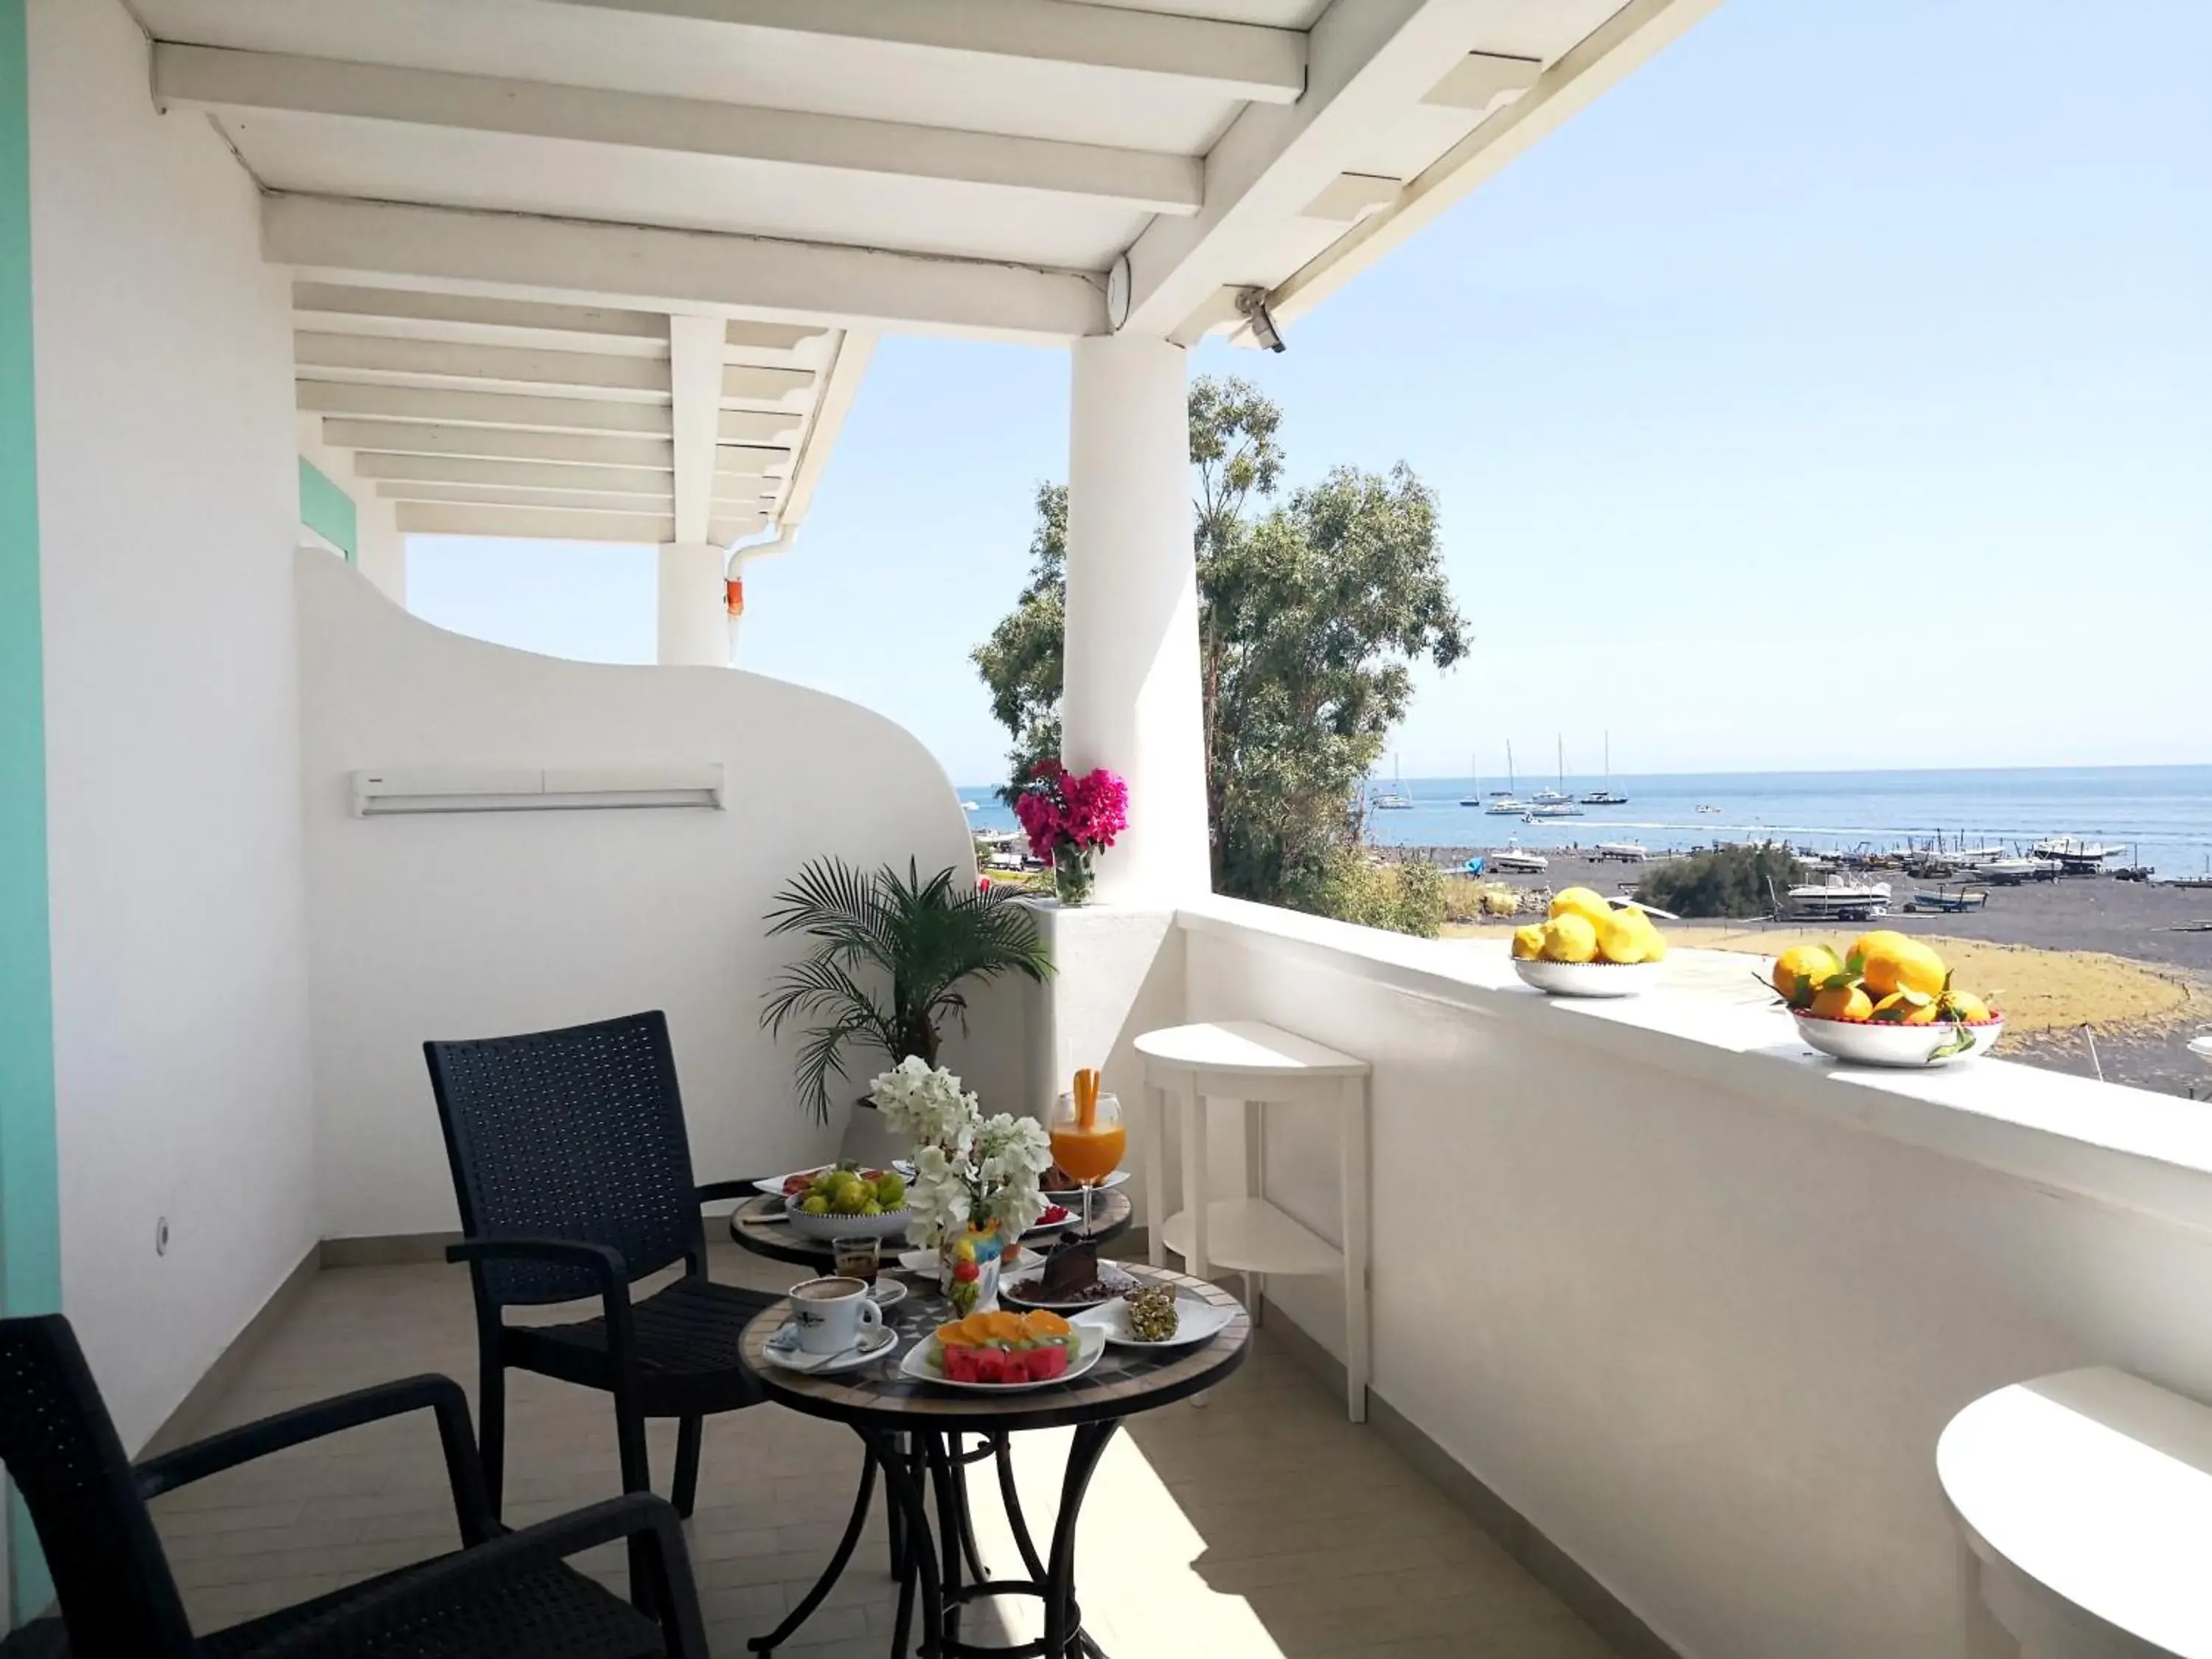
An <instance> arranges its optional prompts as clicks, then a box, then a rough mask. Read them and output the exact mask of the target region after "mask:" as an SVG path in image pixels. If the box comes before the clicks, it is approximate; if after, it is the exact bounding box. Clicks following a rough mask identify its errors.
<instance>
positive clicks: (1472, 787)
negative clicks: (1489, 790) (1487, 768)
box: [1459, 755, 1482, 806]
mask: <svg viewBox="0 0 2212 1659" xmlns="http://www.w3.org/2000/svg"><path fill="white" fill-rule="evenodd" d="M1467 774H1468V782H1467V793H1465V794H1464V795H1462V796H1461V797H1460V798H1459V804H1460V805H1462V806H1480V805H1482V768H1481V767H1480V765H1478V764H1477V763H1476V757H1474V756H1473V755H1469V756H1468V757H1467Z"/></svg>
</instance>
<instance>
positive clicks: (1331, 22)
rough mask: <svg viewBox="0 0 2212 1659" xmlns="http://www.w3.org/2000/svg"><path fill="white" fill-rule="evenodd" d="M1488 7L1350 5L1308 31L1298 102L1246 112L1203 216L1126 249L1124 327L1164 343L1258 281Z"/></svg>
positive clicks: (1211, 182) (1221, 160) (1426, 0)
mask: <svg viewBox="0 0 2212 1659" xmlns="http://www.w3.org/2000/svg"><path fill="white" fill-rule="evenodd" d="M1485 10H1486V5H1485V3H1484V0H1358V3H1355V4H1346V3H1344V0H1338V3H1336V4H1334V5H1332V6H1331V7H1330V8H1329V9H1328V10H1327V11H1325V12H1323V13H1322V15H1321V20H1320V21H1318V22H1316V24H1315V25H1314V29H1313V34H1312V37H1311V43H1310V51H1309V54H1308V66H1307V67H1308V76H1307V85H1306V89H1305V95H1304V97H1302V98H1300V99H1299V100H1298V101H1297V103H1295V104H1292V105H1289V106H1277V105H1254V106H1251V107H1249V108H1248V109H1246V110H1245V111H1244V112H1243V113H1242V114H1240V115H1239V116H1238V117H1237V119H1236V120H1235V121H1233V122H1232V123H1231V125H1230V128H1229V131H1227V132H1226V133H1225V134H1223V135H1222V137H1221V140H1220V142H1219V143H1217V144H1215V145H1214V147H1213V149H1212V151H1211V152H1210V153H1209V154H1208V155H1207V156H1206V205H1205V206H1204V207H1203V208H1202V209H1201V210H1200V211H1199V213H1198V215H1197V216H1195V217H1194V218H1188V219H1155V220H1154V221H1153V222H1152V224H1151V225H1150V226H1148V227H1147V228H1146V230H1145V232H1144V234H1142V235H1141V236H1139V237H1138V239H1137V240H1136V242H1135V244H1134V245H1133V246H1132V247H1131V248H1130V250H1129V254H1128V258H1129V276H1130V307H1129V315H1128V320H1127V324H1126V325H1125V326H1126V327H1127V330H1128V331H1131V332H1133V333H1139V334H1148V335H1156V336H1159V337H1166V336H1168V335H1170V334H1171V333H1173V332H1175V331H1176V330H1177V329H1178V328H1180V327H1181V326H1182V324H1183V323H1184V322H1185V320H1186V319H1188V318H1189V317H1191V316H1192V314H1193V313H1195V312H1197V311H1198V310H1200V308H1201V307H1204V306H1205V305H1206V304H1207V303H1208V302H1209V301H1212V298H1213V296H1214V295H1215V293H1216V291H1217V290H1218V289H1223V288H1236V287H1239V286H1242V285H1243V284H1246V283H1258V282H1261V281H1264V280H1265V277H1266V275H1267V273H1266V272H1265V270H1264V269H1263V268H1262V267H1263V266H1264V262H1265V260H1266V259H1267V257H1268V255H1269V253H1270V252H1271V251H1272V247H1273V240H1274V239H1273V231H1274V228H1275V227H1279V226H1280V225H1281V224H1283V223H1284V222H1286V221H1289V220H1292V219H1296V218H1297V217H1298V216H1299V215H1300V213H1301V210H1303V209H1304V207H1305V205H1306V204H1308V203H1310V202H1311V201H1313V200H1315V199H1316V197H1319V196H1321V195H1322V191H1324V190H1325V189H1326V188H1327V187H1328V185H1330V184H1331V183H1333V182H1334V180H1335V179H1336V178H1337V177H1338V175H1339V174H1340V173H1341V172H1342V171H1343V169H1344V164H1345V161H1346V158H1347V157H1350V156H1352V155H1357V154H1358V153H1359V151H1360V149H1361V147H1362V145H1363V144H1364V143H1365V142H1366V141H1367V140H1368V139H1370V137H1371V136H1372V135H1373V134H1374V133H1376V132H1378V131H1388V130H1389V128H1390V127H1391V126H1392V125H1394V124H1395V122H1396V121H1397V120H1398V118H1400V117H1401V115H1402V113H1403V112H1404V111H1405V110H1406V109H1407V108H1408V107H1410V106H1413V105H1415V104H1418V103H1419V101H1420V100H1421V97H1422V95H1423V94H1425V93H1426V92H1427V91H1428V90H1429V89H1430V88H1431V87H1434V86H1435V85H1436V84H1437V82H1439V81H1441V80H1442V79H1443V77H1444V76H1445V75H1446V74H1447V73H1448V72H1449V70H1450V69H1451V68H1452V66H1453V65H1454V64H1457V63H1458V62H1459V61H1460V60H1461V59H1462V58H1464V57H1465V56H1466V55H1467V51H1468V42H1469V41H1471V40H1474V39H1475V38H1477V36H1478V35H1479V33H1480V29H1481V27H1482V23H1483V21H1484V19H1483V14H1484V12H1485Z"/></svg>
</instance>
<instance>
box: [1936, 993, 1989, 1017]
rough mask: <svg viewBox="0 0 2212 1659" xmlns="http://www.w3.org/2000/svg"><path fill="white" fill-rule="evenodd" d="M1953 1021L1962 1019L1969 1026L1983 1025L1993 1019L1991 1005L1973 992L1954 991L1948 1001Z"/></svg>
mask: <svg viewBox="0 0 2212 1659" xmlns="http://www.w3.org/2000/svg"><path fill="white" fill-rule="evenodd" d="M1946 1000H1947V1002H1948V1004H1949V1012H1950V1016H1951V1018H1953V1019H1962V1020H1964V1021H1966V1024H1969V1025H1981V1024H1987V1023H1988V1021H1989V1020H1990V1018H1991V1016H1990V1005H1989V1004H1988V1003H1986V1002H1984V1001H1983V1000H1981V999H1980V998H1979V997H1978V996H1976V995H1975V994H1973V993H1972V991H1954V992H1952V993H1951V994H1950V996H1949V997H1948V999H1946Z"/></svg>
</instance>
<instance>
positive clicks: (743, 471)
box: [714, 444, 791, 478]
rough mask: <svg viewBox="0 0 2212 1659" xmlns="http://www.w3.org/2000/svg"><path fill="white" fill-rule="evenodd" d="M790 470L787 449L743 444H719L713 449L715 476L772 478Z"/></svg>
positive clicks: (785, 473) (789, 457) (783, 474)
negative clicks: (761, 447)
mask: <svg viewBox="0 0 2212 1659" xmlns="http://www.w3.org/2000/svg"><path fill="white" fill-rule="evenodd" d="M790 470H791V452H790V451H789V450H787V449H758V448H755V447H751V446H750V445H744V444H720V445H717V446H716V447H715V450H714V476H715V477H717V478H774V477H784V476H785V475H787V473H788V472H789V471H790Z"/></svg>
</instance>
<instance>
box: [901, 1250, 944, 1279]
mask: <svg viewBox="0 0 2212 1659" xmlns="http://www.w3.org/2000/svg"><path fill="white" fill-rule="evenodd" d="M898 1264H899V1266H900V1267H903V1268H905V1269H906V1271H907V1272H908V1273H919V1274H921V1277H923V1278H924V1279H934V1278H936V1277H937V1252H936V1251H934V1250H901V1251H900V1252H899V1258H898Z"/></svg>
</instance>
